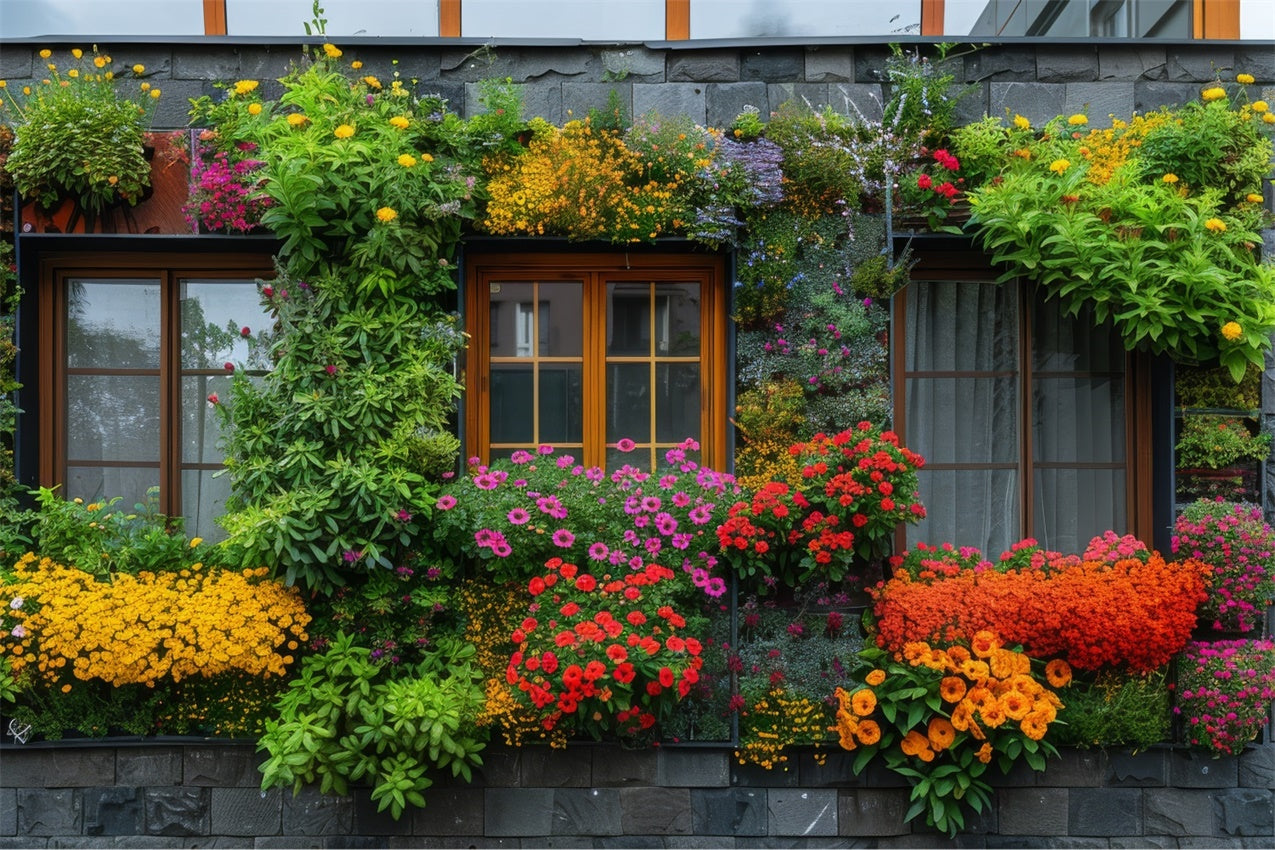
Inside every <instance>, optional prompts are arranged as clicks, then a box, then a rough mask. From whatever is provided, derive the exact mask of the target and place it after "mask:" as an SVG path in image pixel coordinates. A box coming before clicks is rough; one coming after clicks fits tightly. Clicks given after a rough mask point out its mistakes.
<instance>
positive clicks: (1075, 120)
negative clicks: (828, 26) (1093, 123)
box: [1067, 112, 1089, 127]
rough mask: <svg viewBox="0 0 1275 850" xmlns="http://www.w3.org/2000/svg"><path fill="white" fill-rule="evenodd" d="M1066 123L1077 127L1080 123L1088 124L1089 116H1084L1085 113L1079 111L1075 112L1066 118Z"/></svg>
mask: <svg viewBox="0 0 1275 850" xmlns="http://www.w3.org/2000/svg"><path fill="white" fill-rule="evenodd" d="M1067 123H1068V124H1070V125H1071V126H1073V127H1077V126H1079V125H1081V124H1088V123H1089V117H1088V116H1086V115H1082V114H1081V113H1079V112H1077V113H1076V114H1075V115H1073V116H1071V117H1070V118H1068V119H1067Z"/></svg>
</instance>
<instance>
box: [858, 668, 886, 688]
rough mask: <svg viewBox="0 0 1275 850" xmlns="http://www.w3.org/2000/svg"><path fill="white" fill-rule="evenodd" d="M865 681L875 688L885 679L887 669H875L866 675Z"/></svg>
mask: <svg viewBox="0 0 1275 850" xmlns="http://www.w3.org/2000/svg"><path fill="white" fill-rule="evenodd" d="M863 681H864V682H866V683H867V684H869V685H871V686H872V687H874V688H875V687H876V686H877V685H879V684H881V683H882V682H884V681H885V671H884V670H873V671H872V672H871V673H869V674H868V675H867V676H865V677H864V679H863Z"/></svg>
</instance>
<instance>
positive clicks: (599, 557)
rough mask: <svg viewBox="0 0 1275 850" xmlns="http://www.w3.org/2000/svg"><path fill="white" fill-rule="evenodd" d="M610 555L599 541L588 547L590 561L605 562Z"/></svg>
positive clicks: (604, 545) (605, 546) (608, 550)
mask: <svg viewBox="0 0 1275 850" xmlns="http://www.w3.org/2000/svg"><path fill="white" fill-rule="evenodd" d="M610 554H611V550H610V549H609V548H608V547H607V545H606V544H605V543H603V542H602V541H601V540H599V541H598V542H597V543H594V544H593V545H592V546H590V547H589V558H590V559H591V560H594V561H605V560H606V559H607V558H608V557H609V556H610Z"/></svg>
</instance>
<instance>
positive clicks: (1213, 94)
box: [1200, 86, 1226, 103]
mask: <svg viewBox="0 0 1275 850" xmlns="http://www.w3.org/2000/svg"><path fill="white" fill-rule="evenodd" d="M1224 97H1226V89H1224V88H1222V87H1221V86H1213V87H1212V88H1207V89H1205V90H1204V91H1202V92H1200V99H1201V100H1203V101H1204V102H1205V103H1209V102H1210V101H1214V100H1221V99H1222V98H1224Z"/></svg>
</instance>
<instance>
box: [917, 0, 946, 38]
mask: <svg viewBox="0 0 1275 850" xmlns="http://www.w3.org/2000/svg"><path fill="white" fill-rule="evenodd" d="M944 2H945V0H921V35H943V20H944V13H945V12H946V10H945V9H944Z"/></svg>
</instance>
